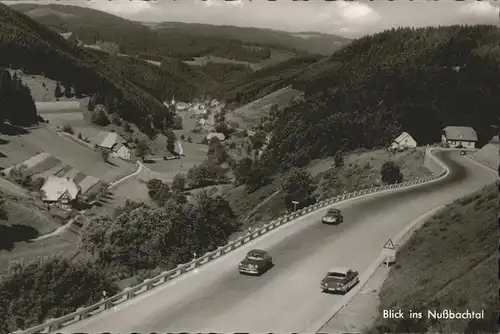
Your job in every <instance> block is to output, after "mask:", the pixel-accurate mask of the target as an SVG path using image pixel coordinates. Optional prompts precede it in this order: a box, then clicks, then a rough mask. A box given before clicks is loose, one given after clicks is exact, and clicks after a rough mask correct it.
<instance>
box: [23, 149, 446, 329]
mask: <svg viewBox="0 0 500 334" xmlns="http://www.w3.org/2000/svg"><path fill="white" fill-rule="evenodd" d="M430 151H431V149H430V148H428V149H427V152H426V154H429V156H430V157H431V158H432V159H433V160H435V161H436V162H437V163H438V164H439V165H440V166H441V167H443V170H442V171H441V172H440V173H438V174H436V175H434V176H430V177H426V178H423V179H415V180H411V181H407V182H403V183H398V184H392V185H386V186H381V187H373V188H367V189H362V190H357V191H355V192H352V193H349V194H343V195H340V196H336V197H333V198H330V199H326V200H323V201H321V202H318V203H316V204H313V205H311V206H308V207H306V208H303V209H302V210H298V211H296V212H294V213H291V214H288V215H285V216H282V217H280V218H277V219H275V220H273V221H271V222H269V223H267V224H265V225H264V226H262V227H261V228H259V229H256V230H255V231H252V232H249V233H248V234H246V235H244V236H242V237H240V238H238V239H237V240H235V241H232V242H230V243H228V244H227V245H225V246H221V247H219V248H218V249H217V250H215V251H213V252H209V253H206V254H205V255H203V256H201V257H199V258H196V259H194V260H192V261H191V262H189V263H185V264H181V265H178V266H177V268H175V269H172V270H168V271H164V272H162V273H161V274H159V275H158V276H156V277H154V278H150V279H145V280H144V281H143V282H142V283H140V284H138V285H136V286H134V287H128V288H125V289H124V291H122V292H120V293H117V294H116V295H114V296H112V297H109V298H107V299H104V300H102V301H100V302H98V303H95V304H93V305H91V306H87V307H80V308H78V309H76V311H75V312H73V313H70V314H67V315H65V316H62V317H59V318H56V319H47V320H46V321H45V322H44V323H43V324H41V325H38V326H34V327H31V328H29V329H25V330H18V331H16V332H14V333H13V334H34V333H52V332H55V331H57V330H58V329H60V328H63V327H66V326H69V325H71V324H74V323H76V322H78V321H81V320H83V319H86V318H89V317H92V316H94V315H97V314H99V313H101V312H104V311H106V310H108V309H111V308H113V307H114V306H116V305H118V304H121V303H124V302H126V301H127V300H130V299H132V298H134V297H136V296H139V295H141V294H142V293H144V292H146V291H149V290H151V289H154V288H155V287H157V286H159V285H161V284H164V283H166V282H169V281H171V280H173V279H175V278H177V277H179V276H181V275H183V274H185V273H188V272H190V271H191V270H193V269H194V268H197V267H200V266H202V265H204V264H206V263H208V262H210V261H212V260H214V259H217V258H219V257H221V256H222V255H224V254H227V253H229V252H231V251H233V250H235V249H237V248H239V247H241V246H243V245H245V244H247V243H248V242H250V241H252V240H254V239H256V238H258V237H260V236H261V235H263V234H266V233H268V232H269V231H272V230H274V229H276V228H278V227H280V226H282V225H284V224H286V223H288V222H290V221H292V220H295V219H297V218H299V217H300V216H303V215H305V214H308V213H310V212H312V211H315V210H319V209H322V208H324V207H326V206H329V205H332V204H335V203H338V202H341V201H344V200H347V199H350V198H353V197H359V196H363V195H367V194H372V193H377V192H381V191H386V190H390V189H398V188H405V187H411V186H415V185H418V184H423V183H429V182H432V181H436V180H438V179H440V178H443V177H445V176H446V175H447V174H448V172H449V170H448V168H446V166H444V164H443V163H442V162H441V161H439V160H438V159H437V158H436V157H434V156H433V155H432V154H431V153H430Z"/></svg>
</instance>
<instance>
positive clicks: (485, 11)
mask: <svg viewBox="0 0 500 334" xmlns="http://www.w3.org/2000/svg"><path fill="white" fill-rule="evenodd" d="M498 5H499V2H498V1H497V0H493V1H490V2H486V1H474V2H470V3H466V4H464V5H463V6H462V7H461V8H460V11H459V12H460V14H462V15H465V16H476V17H491V16H494V15H498Z"/></svg>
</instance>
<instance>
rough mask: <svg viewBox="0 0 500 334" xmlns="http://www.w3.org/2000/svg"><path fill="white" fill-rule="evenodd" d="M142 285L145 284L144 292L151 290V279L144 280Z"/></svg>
mask: <svg viewBox="0 0 500 334" xmlns="http://www.w3.org/2000/svg"><path fill="white" fill-rule="evenodd" d="M142 283H146V291H147V290H151V288H152V287H153V283H151V278H146V279H145V280H144V281H142Z"/></svg>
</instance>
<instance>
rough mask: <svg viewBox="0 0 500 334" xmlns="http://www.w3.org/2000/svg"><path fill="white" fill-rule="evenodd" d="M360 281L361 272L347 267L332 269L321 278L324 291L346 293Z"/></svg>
mask: <svg viewBox="0 0 500 334" xmlns="http://www.w3.org/2000/svg"><path fill="white" fill-rule="evenodd" d="M358 283H359V273H358V272H357V271H354V270H352V269H350V268H347V267H335V268H332V269H330V270H329V271H328V272H327V273H326V275H325V277H323V279H322V280H321V290H322V291H323V292H333V293H341V294H346V293H347V292H348V291H349V290H351V289H352V288H353V287H354V286H355V285H356V284H358Z"/></svg>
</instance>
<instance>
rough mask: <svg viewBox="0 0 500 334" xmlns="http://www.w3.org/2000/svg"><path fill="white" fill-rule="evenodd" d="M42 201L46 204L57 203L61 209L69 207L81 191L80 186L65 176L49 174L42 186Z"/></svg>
mask: <svg viewBox="0 0 500 334" xmlns="http://www.w3.org/2000/svg"><path fill="white" fill-rule="evenodd" d="M41 190H42V193H43V201H44V202H45V203H47V204H48V205H57V206H59V207H60V208H62V209H66V210H68V209H71V205H72V204H73V203H74V202H75V200H76V199H77V197H78V195H79V194H80V192H81V189H80V187H79V186H78V185H77V184H76V183H75V182H74V181H73V180H71V179H69V178H66V177H57V176H53V175H52V176H49V177H48V178H47V180H46V181H45V183H44V185H43V186H42V189H41Z"/></svg>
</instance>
